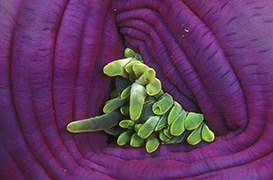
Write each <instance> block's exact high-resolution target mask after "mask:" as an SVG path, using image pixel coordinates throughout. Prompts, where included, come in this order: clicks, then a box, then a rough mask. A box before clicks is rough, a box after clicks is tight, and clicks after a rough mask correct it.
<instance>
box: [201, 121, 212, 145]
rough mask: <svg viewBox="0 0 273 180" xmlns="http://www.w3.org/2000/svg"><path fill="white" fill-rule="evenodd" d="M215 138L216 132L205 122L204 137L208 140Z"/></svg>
mask: <svg viewBox="0 0 273 180" xmlns="http://www.w3.org/2000/svg"><path fill="white" fill-rule="evenodd" d="M214 138H215V136H214V133H213V132H212V131H211V130H210V129H209V127H208V126H207V124H206V123H203V128H202V139H203V140H204V141H207V142H212V141H213V140H214Z"/></svg>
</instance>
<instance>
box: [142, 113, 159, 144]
mask: <svg viewBox="0 0 273 180" xmlns="http://www.w3.org/2000/svg"><path fill="white" fill-rule="evenodd" d="M159 119H160V116H151V117H150V118H149V119H148V120H147V121H146V122H145V123H144V124H143V126H142V127H141V128H140V129H139V130H138V132H137V134H138V136H139V137H141V138H143V139H146V138H147V137H148V136H150V135H151V134H152V132H154V129H155V126H156V125H157V123H158V121H159Z"/></svg>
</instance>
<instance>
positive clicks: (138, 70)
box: [133, 63, 149, 78]
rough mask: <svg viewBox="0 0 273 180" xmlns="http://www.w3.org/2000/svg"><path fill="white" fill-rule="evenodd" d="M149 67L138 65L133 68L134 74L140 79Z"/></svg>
mask: <svg viewBox="0 0 273 180" xmlns="http://www.w3.org/2000/svg"><path fill="white" fill-rule="evenodd" d="M148 68H149V67H148V66H147V65H145V64H141V63H137V64H134V66H133V71H134V74H135V76H136V77H137V78H139V77H140V76H141V75H142V74H144V72H145V71H146V70H147V69H148Z"/></svg>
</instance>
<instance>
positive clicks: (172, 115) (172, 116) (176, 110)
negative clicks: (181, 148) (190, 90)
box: [168, 101, 182, 125]
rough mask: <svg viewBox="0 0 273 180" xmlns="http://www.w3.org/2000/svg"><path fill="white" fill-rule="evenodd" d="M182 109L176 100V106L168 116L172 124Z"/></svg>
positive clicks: (169, 122)
mask: <svg viewBox="0 0 273 180" xmlns="http://www.w3.org/2000/svg"><path fill="white" fill-rule="evenodd" d="M181 111H182V107H181V105H180V104H179V103H178V102H176V101H174V106H173V107H172V109H171V112H170V114H169V116H168V124H169V125H171V124H172V123H173V121H174V120H175V119H176V118H177V117H178V116H179V114H180V113H181Z"/></svg>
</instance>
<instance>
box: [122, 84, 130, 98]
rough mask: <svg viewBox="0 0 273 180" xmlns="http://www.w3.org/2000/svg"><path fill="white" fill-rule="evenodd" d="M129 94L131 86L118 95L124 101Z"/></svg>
mask: <svg viewBox="0 0 273 180" xmlns="http://www.w3.org/2000/svg"><path fill="white" fill-rule="evenodd" d="M130 92H131V85H130V86H128V87H127V88H125V89H124V90H123V91H122V93H121V94H120V97H121V99H125V98H126V97H128V96H129V95H130Z"/></svg>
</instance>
